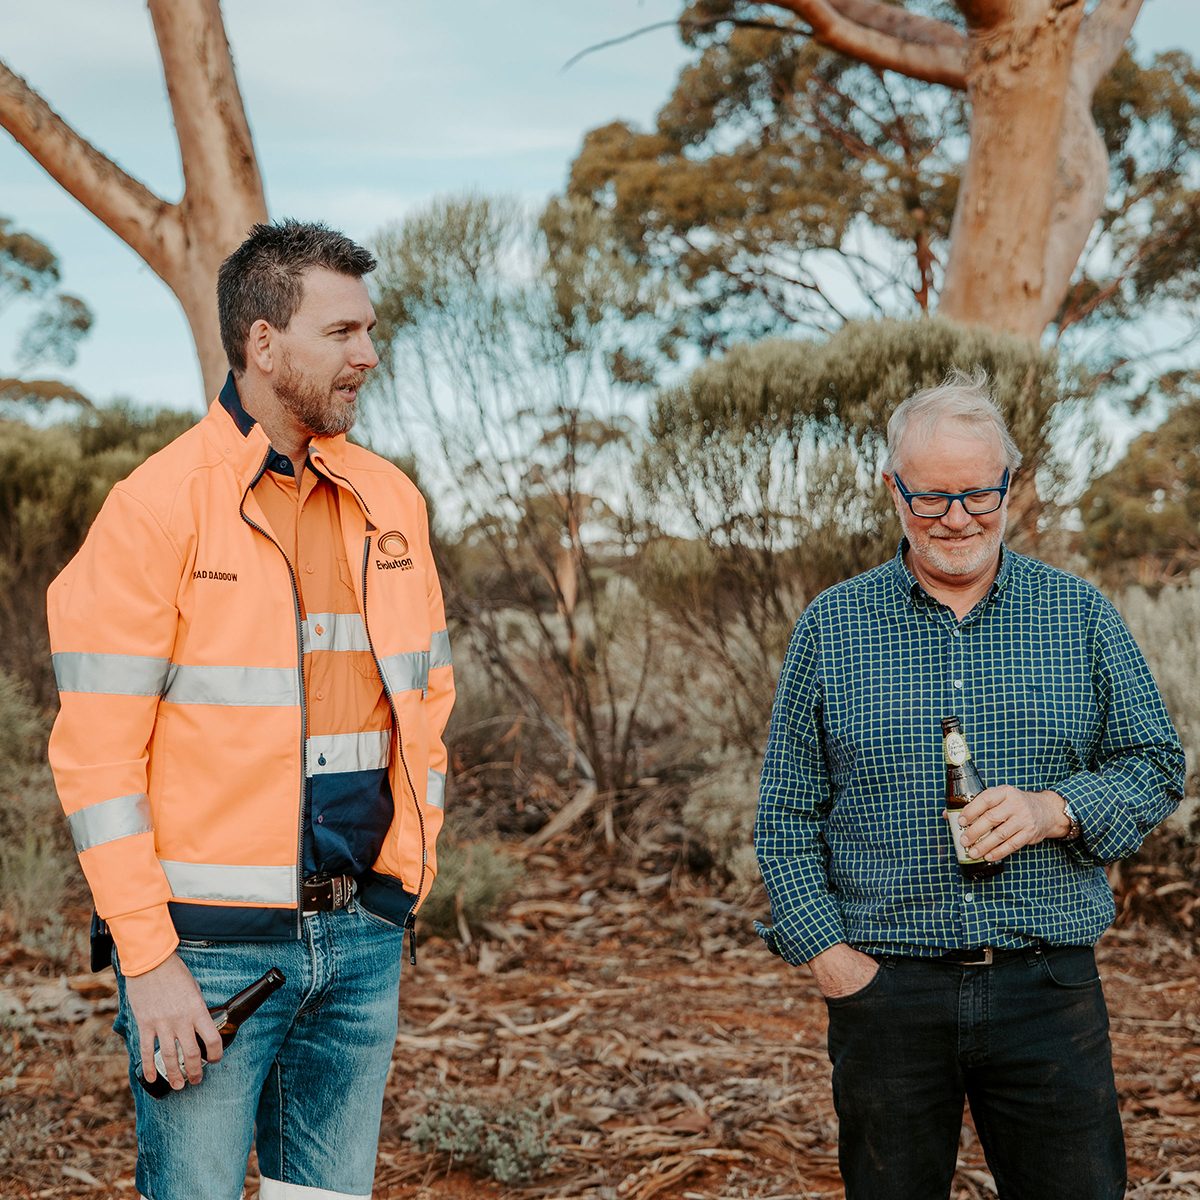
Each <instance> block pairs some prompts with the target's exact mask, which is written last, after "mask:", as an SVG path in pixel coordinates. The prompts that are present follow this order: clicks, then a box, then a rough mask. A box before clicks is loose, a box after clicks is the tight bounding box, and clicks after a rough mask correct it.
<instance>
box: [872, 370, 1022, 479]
mask: <svg viewBox="0 0 1200 1200" xmlns="http://www.w3.org/2000/svg"><path fill="white" fill-rule="evenodd" d="M947 419H949V420H955V421H960V422H962V423H963V424H965V425H967V426H968V427H969V428H970V429H971V431H972V432H973V433H976V434H979V435H986V434H987V433H988V432H989V431H991V432H994V433H995V434H996V436H997V437H999V439H1000V445H1001V448H1002V449H1003V451H1004V463H1005V466H1007V467H1008V469H1009V470H1010V471H1015V470H1016V469H1017V468H1018V467H1019V466H1020V465H1021V459H1022V455H1021V451H1020V450H1019V449H1018V448H1017V443H1016V442H1014V441H1013V438H1012V434H1011V433H1009V432H1008V426H1007V425H1006V424H1005V422H1004V414H1003V413H1001V411H1000V406H999V405H998V404H997V403H996V401H995V400H994V399H992V393H991V389H990V387H989V386H988V376H987V372H986V371H985V370H984V369H983V368H982V367H976V369H975V370H974V371H973V372H972V373H971V374H969V375H968V374H967V372H966V371H960V370H959V369H958V368H957V367H955V368H954V369H953V370H952V371H951V372H950V373H949V374H948V375H947V376H946V378H945V379H944V380H942V382H941V384H939V385H938V386H937V387H933V388H926V389H925V390H924V391H922V392H917V393H915V394H914V395H912V396H909V398H908V399H907V400H905V401H904V402H903V403H901V404H900V405H898V406H897V408H896V411H895V412H893V413H892V415H891V417H890V418H889V420H888V423H887V457H886V458H885V459H884V463H883V469H884V471H885V472H886V473H887V474H889V475H891V474H892V473H894V471H895V469H896V464H897V461H898V460H899V457H900V445H901V443H902V442H903V441H904V438H905V437H906V436H907V435H908V434H909V432H910V431H912V430H913V427H914V426H915V427H916V431H917V432H918V433H919V434H922V435H924V436H925V437H929V436H930V435H931V434H932V433H933V430H934V427H935V426H936V425H937V424H938V423H939V422H940V421H943V420H947Z"/></svg>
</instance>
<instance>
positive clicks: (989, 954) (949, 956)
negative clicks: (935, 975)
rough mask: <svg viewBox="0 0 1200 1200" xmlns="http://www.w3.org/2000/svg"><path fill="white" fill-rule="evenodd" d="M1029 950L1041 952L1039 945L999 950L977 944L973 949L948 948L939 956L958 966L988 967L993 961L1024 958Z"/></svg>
mask: <svg viewBox="0 0 1200 1200" xmlns="http://www.w3.org/2000/svg"><path fill="white" fill-rule="evenodd" d="M1030 952H1033V953H1035V954H1038V953H1040V952H1041V947H1040V946H1018V947H1016V948H1015V949H1004V950H1000V949H997V948H996V947H994V946H979V947H977V948H976V949H974V950H948V951H947V952H946V953H945V954H942V955H940V956H939V957H940V959H941V961H942V962H948V963H955V964H956V965H958V966H960V967H990V966H992V965H993V964H994V963H1002V962H1010V961H1011V960H1012V959H1014V958H1024V957H1026V956H1028V955H1029V953H1030Z"/></svg>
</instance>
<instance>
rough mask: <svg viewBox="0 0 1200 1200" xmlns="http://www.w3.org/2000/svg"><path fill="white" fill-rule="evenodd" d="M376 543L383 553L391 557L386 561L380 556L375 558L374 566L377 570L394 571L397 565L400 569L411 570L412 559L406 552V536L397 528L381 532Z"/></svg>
mask: <svg viewBox="0 0 1200 1200" xmlns="http://www.w3.org/2000/svg"><path fill="white" fill-rule="evenodd" d="M377 545H378V546H379V549H380V550H381V551H382V552H383V553H384V554H386V555H388V556H389V557H390V558H391V559H392V561H391V562H386V561H385V560H384V559H382V558H377V559H376V560H375V566H376V568H377V569H378V570H380V571H394V570H395V569H396V568H397V567H399V568H400V570H401V571H411V570H412V569H413V560H412V559H411V558H410V557H409V553H408V538H406V537H405V536H404V534H402V533H401V532H400V531H399V530H398V529H392V530H389V531H388V532H387V533H384V534H381V535H380V538H379V541H378V543H377Z"/></svg>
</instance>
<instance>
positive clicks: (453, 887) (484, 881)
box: [420, 837, 521, 938]
mask: <svg viewBox="0 0 1200 1200" xmlns="http://www.w3.org/2000/svg"><path fill="white" fill-rule="evenodd" d="M520 875H521V864H520V863H519V862H518V861H517V859H516V858H515V857H514V856H513V855H512V854H511V853H509V852H508V851H506V850H505V849H504V848H503V847H501V846H500V845H498V844H497V843H495V842H490V841H481V842H456V841H454V840H453V839H452V838H450V839H448V838H445V837H443V838H440V839H439V840H438V874H437V879H436V880H435V881H434V884H433V890H432V891H431V892H430V893H429V896H428V897H427V898H426V900H425V903H424V904H423V905H421V914H420V915H421V922H422V924H423V925H424V926H425V928H426V929H427V930H428V931H429V932H430V933H433V934H436V935H438V936H439V937H445V938H453V937H459V936H461V934H462V931H463V929H464V928H465V929H466V930H468V931H471V930H476V931H477V930H478V929H479V927H480V925H481V924H482V923H483V922H484V921H486V920H487V919H488V918H489V917H490V916H491V915H492V913H494V912H495V911H496V909H497V908H498V907H499V906H500V905H501V904H502V903H503V902H504V901H505V899H507V897H508V896H509V895H510V894H511V892H512V889H513V886H514V885H515V884H516V882H517V880H518V879H519V878H520Z"/></svg>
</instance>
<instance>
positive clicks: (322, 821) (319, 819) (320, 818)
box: [317, 817, 325, 825]
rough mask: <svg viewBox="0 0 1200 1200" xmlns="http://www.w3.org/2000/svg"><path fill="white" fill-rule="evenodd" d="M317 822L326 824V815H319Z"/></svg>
mask: <svg viewBox="0 0 1200 1200" xmlns="http://www.w3.org/2000/svg"><path fill="white" fill-rule="evenodd" d="M317 824H318V825H324V824H325V818H324V817H318V818H317Z"/></svg>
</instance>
